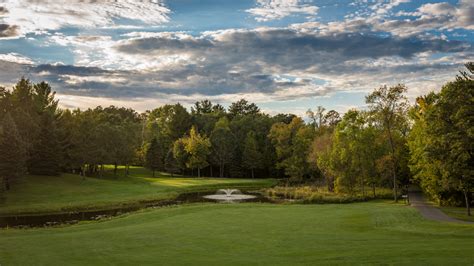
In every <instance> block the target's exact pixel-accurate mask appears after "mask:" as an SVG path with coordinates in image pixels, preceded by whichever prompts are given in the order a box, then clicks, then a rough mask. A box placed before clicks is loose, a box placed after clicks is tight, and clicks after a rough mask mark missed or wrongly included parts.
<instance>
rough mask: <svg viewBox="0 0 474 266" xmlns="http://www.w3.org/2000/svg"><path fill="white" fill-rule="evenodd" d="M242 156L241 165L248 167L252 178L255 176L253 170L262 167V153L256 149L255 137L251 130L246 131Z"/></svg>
mask: <svg viewBox="0 0 474 266" xmlns="http://www.w3.org/2000/svg"><path fill="white" fill-rule="evenodd" d="M242 157H243V159H242V164H243V166H244V167H246V168H248V169H250V170H251V172H252V178H255V175H254V170H255V169H257V168H260V167H262V154H261V153H260V151H259V150H258V144H257V139H256V136H255V132H253V131H250V132H249V133H247V137H246V138H245V143H244V151H243V154H242Z"/></svg>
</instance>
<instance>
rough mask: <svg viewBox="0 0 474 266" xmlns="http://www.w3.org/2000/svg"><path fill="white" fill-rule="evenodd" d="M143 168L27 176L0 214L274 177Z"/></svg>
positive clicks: (92, 205) (267, 182)
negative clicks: (174, 174) (170, 172)
mask: <svg viewBox="0 0 474 266" xmlns="http://www.w3.org/2000/svg"><path fill="white" fill-rule="evenodd" d="M121 171H123V169H121ZM151 176H152V175H151V172H150V171H148V170H146V169H143V168H141V167H134V168H132V169H131V173H130V176H129V177H124V176H123V173H121V172H120V173H119V174H118V175H117V177H113V175H112V173H111V172H110V170H109V171H108V172H107V174H106V175H105V177H104V178H102V179H99V178H86V179H85V180H83V178H82V177H81V176H78V175H72V174H63V175H61V176H53V177H51V176H26V177H24V178H22V179H20V180H17V181H16V183H15V184H13V186H12V189H11V191H8V192H6V193H4V195H0V215H11V214H20V213H45V212H61V211H73V210H78V209H82V210H83V209H101V208H109V207H114V206H118V205H123V204H133V203H137V202H138V201H146V200H159V199H169V198H173V197H175V196H177V195H178V194H179V193H180V192H185V191H199V190H212V189H216V188H223V187H250V188H259V187H267V186H271V185H273V184H274V183H275V182H276V181H275V180H273V179H231V178H186V177H170V176H168V175H166V174H164V173H160V176H159V177H157V178H152V177H151Z"/></svg>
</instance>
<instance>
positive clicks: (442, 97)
mask: <svg viewBox="0 0 474 266" xmlns="http://www.w3.org/2000/svg"><path fill="white" fill-rule="evenodd" d="M466 67H467V69H468V71H469V73H468V72H461V74H462V75H461V76H458V77H457V79H456V81H454V82H450V83H448V84H446V85H445V86H443V88H442V89H441V92H440V93H439V94H438V95H434V94H430V95H427V96H426V97H423V98H419V99H418V107H417V108H415V111H418V112H416V114H417V117H416V119H415V125H414V130H416V131H414V132H412V134H411V135H410V152H411V155H412V159H411V170H412V171H414V174H415V178H417V179H418V180H420V181H421V184H422V186H423V187H424V188H425V189H428V192H429V193H430V194H431V195H433V194H435V195H436V194H438V195H439V193H440V192H442V191H450V190H454V191H459V192H461V193H462V194H463V196H464V202H465V206H466V212H467V214H468V215H471V211H470V202H471V195H472V192H473V190H474V160H473V154H474V80H473V78H472V77H473V74H474V65H472V64H467V65H466ZM470 67H471V68H470ZM414 134H420V136H416V135H414ZM416 156H420V157H421V158H416ZM425 164H426V165H425Z"/></svg>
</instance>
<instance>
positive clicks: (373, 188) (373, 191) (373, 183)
mask: <svg viewBox="0 0 474 266" xmlns="http://www.w3.org/2000/svg"><path fill="white" fill-rule="evenodd" d="M372 193H373V194H374V199H375V197H376V195H375V181H373V182H372Z"/></svg>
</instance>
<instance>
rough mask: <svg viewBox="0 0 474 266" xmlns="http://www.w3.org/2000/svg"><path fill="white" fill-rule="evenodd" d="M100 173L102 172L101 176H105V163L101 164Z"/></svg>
mask: <svg viewBox="0 0 474 266" xmlns="http://www.w3.org/2000/svg"><path fill="white" fill-rule="evenodd" d="M99 173H100V178H102V177H103V176H104V165H103V164H101V165H100V170H99Z"/></svg>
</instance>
